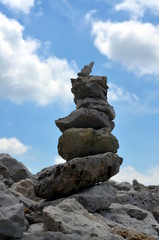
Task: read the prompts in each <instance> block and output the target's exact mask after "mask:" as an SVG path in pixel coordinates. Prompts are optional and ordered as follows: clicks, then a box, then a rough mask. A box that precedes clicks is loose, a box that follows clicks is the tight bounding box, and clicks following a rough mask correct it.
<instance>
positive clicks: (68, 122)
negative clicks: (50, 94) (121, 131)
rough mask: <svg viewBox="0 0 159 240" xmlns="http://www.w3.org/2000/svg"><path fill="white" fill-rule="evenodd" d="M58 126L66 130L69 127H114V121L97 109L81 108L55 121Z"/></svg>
mask: <svg viewBox="0 0 159 240" xmlns="http://www.w3.org/2000/svg"><path fill="white" fill-rule="evenodd" d="M55 123H56V125H57V127H58V128H59V129H60V130H61V131H62V132H64V131H65V130H67V129H68V128H94V129H100V128H103V127H110V128H111V130H112V129H113V128H114V122H113V121H111V120H110V119H109V116H108V115H106V114H105V113H103V112H99V111H97V110H95V109H86V108H80V109H77V110H75V111H73V112H72V113H71V114H69V115H68V116H67V117H65V118H60V119H58V120H56V121H55Z"/></svg>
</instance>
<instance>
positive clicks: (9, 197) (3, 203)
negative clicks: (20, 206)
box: [0, 182, 19, 208]
mask: <svg viewBox="0 0 159 240" xmlns="http://www.w3.org/2000/svg"><path fill="white" fill-rule="evenodd" d="M17 203H19V201H18V199H17V198H16V197H14V195H13V194H12V193H11V192H10V191H9V190H8V189H7V188H6V186H5V184H4V183H3V182H0V207H2V208H3V207H8V206H12V205H15V204H17Z"/></svg>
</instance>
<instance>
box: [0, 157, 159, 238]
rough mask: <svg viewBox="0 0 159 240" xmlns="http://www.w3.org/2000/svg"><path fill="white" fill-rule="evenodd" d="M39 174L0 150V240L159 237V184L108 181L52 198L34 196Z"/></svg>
mask: <svg viewBox="0 0 159 240" xmlns="http://www.w3.org/2000/svg"><path fill="white" fill-rule="evenodd" d="M46 171H47V169H45V172H46ZM48 172H49V169H48ZM37 176H38V175H37ZM37 176H33V175H32V174H31V173H30V172H29V171H28V170H27V168H26V167H25V166H24V165H23V164H22V163H20V162H18V161H17V160H15V159H13V158H12V157H10V156H9V155H7V154H0V180H1V181H0V239H1V240H5V239H11V240H15V239H19V240H53V239H55V240H57V239H58V240H89V239H93V240H95V239H96V240H122V239H129V240H140V239H144V240H153V239H159V186H147V187H146V186H144V185H141V184H140V183H138V182H137V181H136V180H134V181H133V184H132V185H131V184H129V183H126V182H123V183H116V182H113V181H111V180H109V181H106V182H103V183H99V184H96V185H95V186H92V187H89V188H87V189H86V190H84V191H81V192H79V193H77V194H72V195H71V194H70V195H69V196H67V197H65V198H58V197H56V200H52V199H43V198H39V197H37V196H36V195H35V191H34V187H35V186H34V185H35V182H36V178H37ZM50 191H51V189H50Z"/></svg>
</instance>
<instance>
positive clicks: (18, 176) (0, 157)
mask: <svg viewBox="0 0 159 240" xmlns="http://www.w3.org/2000/svg"><path fill="white" fill-rule="evenodd" d="M0 164H2V165H3V166H5V167H6V168H7V170H8V172H9V175H10V177H11V178H12V179H13V180H14V182H19V181H20V180H22V179H26V178H33V175H32V174H31V173H30V172H29V170H28V169H27V168H26V167H25V166H24V165H23V164H22V163H21V162H18V161H17V160H16V159H15V158H12V157H11V156H9V154H3V153H2V154H0ZM0 174H1V173H0Z"/></svg>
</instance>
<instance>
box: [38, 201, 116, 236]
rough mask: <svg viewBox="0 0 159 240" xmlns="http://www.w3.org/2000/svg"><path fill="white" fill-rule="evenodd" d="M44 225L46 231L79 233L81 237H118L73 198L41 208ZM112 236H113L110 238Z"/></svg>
mask: <svg viewBox="0 0 159 240" xmlns="http://www.w3.org/2000/svg"><path fill="white" fill-rule="evenodd" d="M43 219H44V227H45V229H46V230H47V231H61V232H62V233H65V234H70V233H76V234H80V236H81V237H82V239H87V240H89V239H90V240H91V239H96V240H97V239H99V240H100V239H107V240H112V239H114V240H115V239H116V240H117V239H120V237H118V236H115V235H114V236H112V234H111V233H110V231H109V230H110V229H109V227H108V226H107V224H106V223H104V222H102V221H101V220H100V218H98V217H96V216H94V215H93V214H91V213H88V211H87V210H86V209H85V208H83V207H82V205H80V204H79V203H78V202H77V201H76V200H75V199H67V200H64V201H62V202H61V203H59V204H58V205H57V206H56V207H52V206H49V207H45V208H44V210H43ZM112 237H113V238H112Z"/></svg>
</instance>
